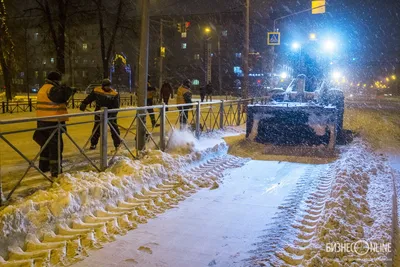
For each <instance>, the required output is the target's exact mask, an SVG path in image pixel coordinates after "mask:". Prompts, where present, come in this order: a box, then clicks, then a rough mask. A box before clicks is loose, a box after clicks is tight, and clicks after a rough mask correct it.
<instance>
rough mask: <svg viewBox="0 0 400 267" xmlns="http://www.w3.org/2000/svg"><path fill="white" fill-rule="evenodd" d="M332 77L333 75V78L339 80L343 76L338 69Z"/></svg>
mask: <svg viewBox="0 0 400 267" xmlns="http://www.w3.org/2000/svg"><path fill="white" fill-rule="evenodd" d="M332 77H333V79H335V80H338V79H339V78H340V77H342V74H341V73H340V72H338V71H334V72H333V73H332Z"/></svg>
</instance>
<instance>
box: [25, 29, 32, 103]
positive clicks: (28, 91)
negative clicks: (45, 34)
mask: <svg viewBox="0 0 400 267" xmlns="http://www.w3.org/2000/svg"><path fill="white" fill-rule="evenodd" d="M24 26H25V28H24V35H25V36H24V37H25V40H24V42H25V64H26V69H25V71H26V73H25V81H26V93H27V94H28V100H29V97H30V91H31V90H30V88H29V67H28V66H29V55H28V49H29V47H28V36H29V35H28V27H27V26H26V25H24Z"/></svg>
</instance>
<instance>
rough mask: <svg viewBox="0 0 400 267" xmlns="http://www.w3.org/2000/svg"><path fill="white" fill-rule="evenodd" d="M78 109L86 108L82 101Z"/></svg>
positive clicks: (83, 109)
mask: <svg viewBox="0 0 400 267" xmlns="http://www.w3.org/2000/svg"><path fill="white" fill-rule="evenodd" d="M79 109H80V110H81V111H85V110H86V105H85V104H84V103H82V104H81V105H80V107H79Z"/></svg>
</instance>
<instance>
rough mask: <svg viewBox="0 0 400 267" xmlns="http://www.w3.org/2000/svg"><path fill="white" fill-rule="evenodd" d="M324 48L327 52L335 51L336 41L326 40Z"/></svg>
mask: <svg viewBox="0 0 400 267" xmlns="http://www.w3.org/2000/svg"><path fill="white" fill-rule="evenodd" d="M323 48H324V50H325V51H327V52H333V50H334V49H335V43H334V42H333V41H332V40H326V41H325V42H324V44H323Z"/></svg>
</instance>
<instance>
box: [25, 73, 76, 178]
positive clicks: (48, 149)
mask: <svg viewBox="0 0 400 267" xmlns="http://www.w3.org/2000/svg"><path fill="white" fill-rule="evenodd" d="M61 78H62V76H61V73H59V72H50V73H49V74H48V75H47V79H46V80H45V84H44V85H43V86H42V87H41V88H40V89H39V92H38V94H37V106H36V116H37V117H39V118H41V117H48V116H57V115H65V114H68V111H67V104H68V100H69V99H70V98H71V96H72V95H73V94H74V93H75V92H76V90H73V89H71V88H69V87H67V86H62V85H61ZM66 121H68V117H62V118H51V117H50V118H43V119H39V120H38V121H37V128H38V129H37V130H36V131H35V133H34V136H33V138H34V140H35V141H36V142H37V143H38V144H39V145H40V146H41V151H42V152H41V153H40V159H39V169H40V170H41V171H42V172H48V171H50V172H51V176H52V177H57V176H58V175H59V174H60V173H62V164H61V162H59V160H61V161H62V153H63V147H64V144H63V139H62V133H63V130H62V129H64V130H65V131H66ZM60 126H61V128H62V129H61V131H59V130H58V128H57V127H60ZM47 127H51V128H50V129H43V128H47ZM53 133H54V135H53ZM59 133H60V135H61V136H58V134H59ZM50 137H51V138H50ZM49 138H50V139H49ZM58 139H60V142H61V143H60V144H59V143H58ZM46 142H48V144H47V145H46V146H45V144H46ZM58 148H60V150H59V149H58Z"/></svg>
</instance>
